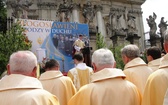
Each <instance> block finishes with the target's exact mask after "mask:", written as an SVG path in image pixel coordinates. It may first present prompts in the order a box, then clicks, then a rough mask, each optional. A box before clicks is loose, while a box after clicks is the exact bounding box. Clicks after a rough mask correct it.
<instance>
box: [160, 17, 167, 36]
mask: <svg viewBox="0 0 168 105" xmlns="http://www.w3.org/2000/svg"><path fill="white" fill-rule="evenodd" d="M167 26H168V24H167V21H164V17H162V18H161V20H160V24H159V25H158V27H159V28H160V34H161V37H164V36H163V34H164V32H165V31H166V30H167Z"/></svg>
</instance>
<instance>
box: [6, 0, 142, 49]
mask: <svg viewBox="0 0 168 105" xmlns="http://www.w3.org/2000/svg"><path fill="white" fill-rule="evenodd" d="M14 1H15V0H8V1H7V9H8V10H7V11H8V13H7V16H8V17H11V16H13V15H12V13H13V12H14V9H15V8H13V7H12V6H11V4H14V3H16V2H14ZM18 1H22V0H18ZM28 1H31V0H28ZM71 1H73V2H71ZM63 2H66V0H57V1H56V0H33V4H31V5H29V9H27V18H29V19H45V20H56V21H69V22H79V23H87V24H89V27H90V32H91V33H90V36H91V41H90V45H91V47H93V50H95V48H96V43H95V41H96V37H95V35H96V33H97V32H99V33H101V34H102V35H103V36H104V37H105V41H106V43H107V45H108V46H113V47H115V46H114V44H113V42H116V45H117V44H118V43H121V42H118V41H117V39H115V40H114V39H112V37H113V36H114V35H125V37H122V38H124V42H123V44H124V43H130V40H126V38H127V36H128V35H130V36H131V35H133V37H131V38H134V35H137V37H138V38H137V37H136V38H137V39H136V38H135V40H134V41H133V43H134V44H137V45H138V46H139V47H140V49H141V50H142V51H143V50H144V48H145V47H144V40H145V38H144V34H143V33H144V27H143V22H142V11H141V5H142V4H143V3H144V2H145V0H90V3H91V4H89V3H88V2H86V1H85V0H68V1H67V2H66V3H67V4H66V3H63ZM64 4H66V5H64ZM91 11H92V12H91ZM84 12H85V13H84ZM115 16H116V17H115ZM131 18H132V19H133V21H129V19H131ZM114 19H116V21H114ZM114 22H117V23H114ZM131 22H134V25H132V24H131ZM129 23H130V24H131V25H129V26H128V24H129ZM130 27H131V28H130ZM132 27H133V28H132ZM135 27H136V28H135ZM128 33H129V34H128ZM110 38H111V39H112V40H111V39H110ZM127 39H129V38H127ZM112 41H113V42H112Z"/></svg>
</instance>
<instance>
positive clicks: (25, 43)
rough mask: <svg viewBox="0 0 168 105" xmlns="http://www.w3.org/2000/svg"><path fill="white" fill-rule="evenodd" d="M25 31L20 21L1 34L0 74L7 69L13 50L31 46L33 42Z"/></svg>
mask: <svg viewBox="0 0 168 105" xmlns="http://www.w3.org/2000/svg"><path fill="white" fill-rule="evenodd" d="M24 32H25V29H24V28H23V27H22V26H21V25H20V24H19V23H15V24H13V26H12V27H11V29H10V30H7V32H6V33H5V34H2V33H1V34H0V43H1V47H0V64H1V66H0V74H2V72H3V71H5V70H6V65H7V63H8V60H9V57H10V55H11V54H12V53H13V52H16V51H19V50H29V49H30V48H31V42H30V41H29V40H28V38H27V36H26V35H24Z"/></svg>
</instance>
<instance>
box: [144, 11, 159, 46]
mask: <svg viewBox="0 0 168 105" xmlns="http://www.w3.org/2000/svg"><path fill="white" fill-rule="evenodd" d="M156 17H157V16H156V14H155V13H153V16H151V15H150V16H149V19H148V18H147V19H146V20H147V22H148V25H149V27H150V31H149V35H150V40H149V41H150V43H151V46H156V36H157V35H156V31H157V25H156V22H155V20H156Z"/></svg>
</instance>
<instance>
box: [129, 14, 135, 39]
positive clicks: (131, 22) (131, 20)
mask: <svg viewBox="0 0 168 105" xmlns="http://www.w3.org/2000/svg"><path fill="white" fill-rule="evenodd" d="M127 17H128V20H127V27H128V35H129V36H134V35H136V34H137V28H136V21H135V19H136V17H135V16H134V15H133V14H132V13H128V14H127Z"/></svg>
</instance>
